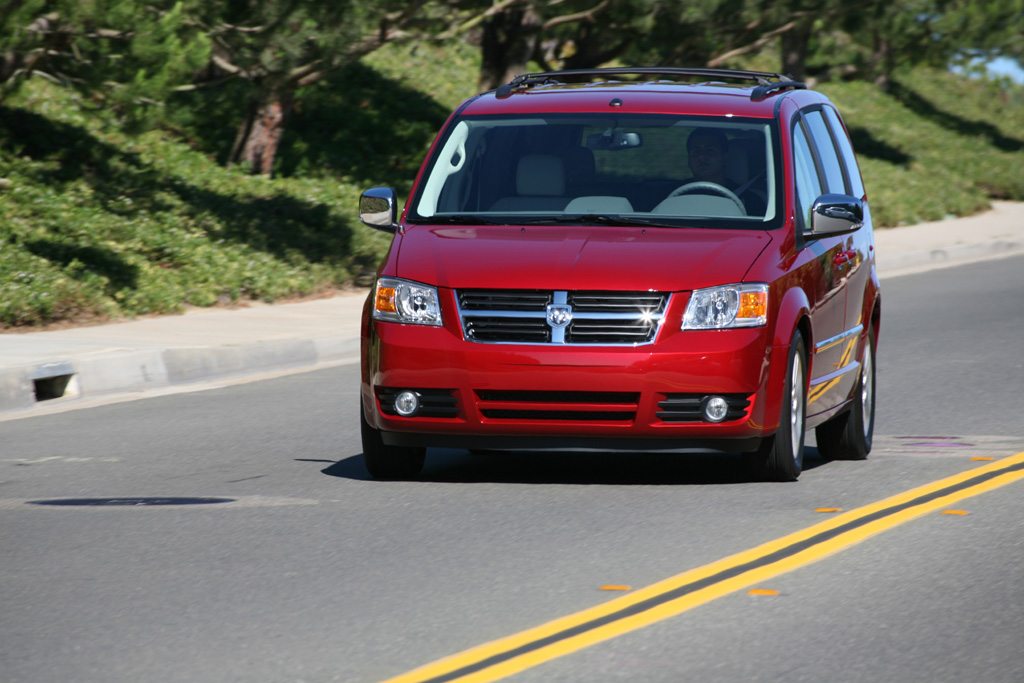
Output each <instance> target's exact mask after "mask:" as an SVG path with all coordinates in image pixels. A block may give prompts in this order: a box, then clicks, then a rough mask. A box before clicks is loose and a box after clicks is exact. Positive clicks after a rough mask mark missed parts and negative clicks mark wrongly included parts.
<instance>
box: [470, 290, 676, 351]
mask: <svg viewBox="0 0 1024 683" xmlns="http://www.w3.org/2000/svg"><path fill="white" fill-rule="evenodd" d="M457 295H458V305H459V318H460V320H461V323H462V331H463V334H464V335H465V338H466V339H467V340H468V341H472V342H480V343H491V344H501V343H506V344H560V345H578V346H637V345H640V344H650V343H652V342H653V341H654V338H655V336H656V335H657V333H658V328H659V327H660V326H661V322H662V320H663V319H664V316H665V311H666V309H667V307H668V301H669V295H668V294H664V293H661V292H616V291H568V290H552V291H546V290H506V289H497V290H476V289H473V290H460V291H458V292H457ZM554 309H557V310H554ZM566 318H568V319H569V320H568V322H567V323H566V322H565V320H566Z"/></svg>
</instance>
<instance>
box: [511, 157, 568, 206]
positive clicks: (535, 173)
mask: <svg viewBox="0 0 1024 683" xmlns="http://www.w3.org/2000/svg"><path fill="white" fill-rule="evenodd" d="M516 192H517V193H518V194H520V195H525V196H528V197H560V196H562V195H564V194H565V167H564V166H563V164H562V160H561V159H560V158H558V157H556V156H553V155H551V154H528V155H526V156H524V157H523V158H522V159H520V160H519V167H518V168H517V169H516Z"/></svg>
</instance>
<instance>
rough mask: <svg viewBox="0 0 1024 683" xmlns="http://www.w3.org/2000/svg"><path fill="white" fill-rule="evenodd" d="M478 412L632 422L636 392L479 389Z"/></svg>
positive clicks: (492, 415) (500, 417)
mask: <svg viewBox="0 0 1024 683" xmlns="http://www.w3.org/2000/svg"><path fill="white" fill-rule="evenodd" d="M476 396H477V399H478V401H479V402H478V406H477V407H478V408H479V410H480V414H481V415H483V416H484V417H486V418H489V419H492V420H562V421H567V422H632V421H633V420H635V419H636V411H637V404H638V403H639V401H640V393H639V392H631V391H532V390H500V389H478V390H477V391H476Z"/></svg>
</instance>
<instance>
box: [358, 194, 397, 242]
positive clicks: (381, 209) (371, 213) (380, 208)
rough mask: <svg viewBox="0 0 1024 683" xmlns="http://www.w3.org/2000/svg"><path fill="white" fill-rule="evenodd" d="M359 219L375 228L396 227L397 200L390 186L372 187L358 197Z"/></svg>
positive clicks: (386, 228) (384, 229) (391, 228)
mask: <svg viewBox="0 0 1024 683" xmlns="http://www.w3.org/2000/svg"><path fill="white" fill-rule="evenodd" d="M359 220H361V221H362V222H363V224H364V225H368V226H370V227H371V228H373V229H375V230H383V231H384V232H395V230H397V229H398V202H397V201H396V198H395V191H394V189H392V188H390V187H374V188H371V189H369V190H367V191H366V192H364V193H363V194H362V195H361V196H360V197H359Z"/></svg>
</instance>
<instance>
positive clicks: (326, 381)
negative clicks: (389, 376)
mask: <svg viewBox="0 0 1024 683" xmlns="http://www.w3.org/2000/svg"><path fill="white" fill-rule="evenodd" d="M883 287H884V294H883V296H884V310H883V323H882V333H881V338H880V349H879V355H878V394H879V404H878V407H879V415H878V425H877V431H876V434H877V435H878V436H877V439H876V447H875V452H874V453H872V456H871V457H870V458H869V459H868V460H867V461H865V462H824V461H822V460H820V459H818V458H816V457H814V455H815V453H814V451H812V452H811V454H810V455H809V457H808V465H809V467H808V468H807V470H806V471H805V472H804V474H803V476H802V477H801V479H800V481H799V482H798V483H795V484H769V483H747V482H744V481H743V480H742V479H741V478H739V477H738V476H737V475H736V469H737V465H738V458H736V457H734V456H728V455H725V456H723V455H712V454H707V455H702V454H696V455H693V454H691V455H685V456H679V455H667V454H657V455H649V454H581V453H560V454H550V453H549V454H536V453H534V454H526V453H510V454H501V455H487V456H473V455H469V454H467V453H464V452H456V451H431V452H430V454H429V455H428V464H427V468H426V470H425V474H424V477H423V480H422V481H417V482H376V481H371V480H370V479H369V478H368V476H367V475H366V473H365V471H364V470H363V468H362V464H361V462H360V458H359V451H360V447H359V442H358V425H357V417H356V415H357V413H356V391H355V387H356V380H357V369H356V367H355V366H345V367H340V368H334V369H330V370H326V371H319V372H311V373H305V374H296V375H292V376H289V377H285V378H279V379H274V380H269V381H262V382H254V383H249V384H243V385H238V386H231V387H225V388H217V387H207V388H206V390H204V391H197V392H194V393H189V394H179V395H173V396H164V397H159V398H150V399H147V400H140V401H135V402H131V403H120V404H115V405H108V406H101V407H95V408H90V409H86V410H76V411H71V412H66V413H61V414H55V415H49V416H41V417H33V418H26V419H22V420H15V421H10V422H5V423H0V520H2V522H0V680H2V681H4V682H5V683H15V682H20V681H30V682H33V683H36V682H49V681H76V682H83V683H84V682H93V681H95V682H103V683H110V682H120V681H133V682H146V681H154V682H161V683H163V682H171V681H175V682H176V681H189V682H196V681H210V682H231V681H246V682H252V681H260V682H262V681H266V682H278V681H281V682H285V681H306V682H309V683H318V682H321V681H345V682H353V683H358V682H363V681H366V682H372V681H380V680H384V679H387V678H389V677H393V676H398V675H400V674H403V673H405V672H408V671H410V670H413V669H415V668H417V667H420V666H422V665H426V664H429V663H431V662H434V661H436V660H438V659H440V658H442V657H446V656H448V655H454V654H457V653H462V652H464V651H466V650H467V649H469V648H473V647H475V646H478V645H481V644H483V643H487V642H489V641H493V640H496V639H500V638H504V637H506V636H510V635H512V634H516V633H520V632H523V631H527V630H528V629H533V628H535V627H537V626H539V625H542V624H545V623H548V622H550V621H552V620H554V619H558V618H561V617H565V616H567V615H571V614H574V613H577V612H579V611H581V610H585V609H589V608H598V609H599V608H600V607H601V606H602V605H605V604H606V603H609V601H611V600H613V599H617V598H618V599H623V598H628V596H630V595H639V594H641V592H642V589H643V588H644V587H646V586H651V585H653V584H656V583H657V582H659V581H662V580H664V579H667V578H669V577H675V576H678V575H680V574H681V573H683V572H687V571H689V570H692V569H695V568H699V567H704V566H706V565H710V564H713V563H716V562H718V561H720V560H722V559H723V558H727V557H729V556H732V555H735V554H737V553H744V552H746V551H750V550H751V549H754V548H757V547H758V546H759V545H761V544H763V543H766V542H769V541H772V540H774V539H778V538H781V537H784V536H786V535H788V534H794V533H798V532H800V531H801V530H804V529H808V528H811V527H814V526H815V525H821V524H822V523H827V520H829V519H830V516H835V515H842V514H844V513H843V512H823V511H822V510H828V509H835V508H839V509H841V510H843V511H846V513H854V514H855V513H856V511H857V510H859V509H860V508H862V507H863V506H867V505H869V504H871V503H874V502H876V501H880V500H883V499H886V498H888V497H890V496H895V495H897V494H900V493H902V492H905V491H908V490H911V489H914V488H915V487H921V486H925V485H928V484H930V483H931V482H934V481H937V480H939V479H942V478H944V477H951V476H954V475H957V474H960V473H967V472H970V471H972V470H976V469H978V468H983V467H994V466H998V463H999V461H1000V459H1003V458H1006V457H1008V456H1013V455H1014V454H1018V453H1022V452H1024V426H1022V421H1021V416H1022V415H1024V354H1022V353H1021V351H1022V349H1024V343H1022V342H1021V339H1024V298H1022V297H1021V296H1020V292H1022V291H1024V259H1022V258H1019V257H1018V258H1007V259H1003V260H999V261H992V262H989V263H985V264H977V265H971V266H961V267H957V268H951V269H947V270H939V271H932V272H929V273H923V274H919V275H911V276H905V277H901V278H894V279H892V280H890V281H887V282H884V283H883ZM972 458H995V460H993V461H986V460H973V459H972ZM1022 492H1024V480H1019V481H1016V482H1014V483H1006V484H1005V485H1000V486H996V487H994V488H992V490H990V491H988V492H984V493H978V494H977V495H970V496H969V497H966V498H964V499H963V500H960V501H957V502H956V503H955V504H951V505H950V506H943V507H942V508H941V509H935V510H932V511H930V512H928V513H927V514H923V515H921V516H919V517H916V518H913V519H909V520H908V521H905V522H904V523H901V524H895V523H893V524H891V525H890V526H887V527H886V528H884V529H882V530H881V531H880V533H878V534H877V535H874V536H870V537H868V538H865V539H864V540H862V541H861V542H859V543H856V544H852V545H849V544H848V545H846V546H843V547H841V548H836V549H833V550H832V551H828V552H826V550H827V548H824V546H822V548H823V549H822V550H821V551H820V552H818V554H817V555H816V556H815V557H814V558H813V559H814V560H815V561H813V562H811V561H807V562H797V563H795V564H794V566H792V567H790V568H789V569H788V570H787V571H783V572H781V573H776V574H775V575H772V576H769V577H767V578H764V579H762V580H758V581H756V582H754V583H751V584H750V585H749V586H744V587H742V588H741V589H737V590H724V589H723V590H721V591H720V592H719V593H720V594H718V595H716V596H715V597H714V598H713V599H709V600H707V601H705V602H703V603H702V604H698V605H696V606H694V607H693V608H692V609H687V610H683V611H680V612H679V613H678V614H676V615H674V616H670V617H668V618H664V619H661V620H655V621H653V623H651V624H650V625H648V626H646V627H644V628H640V629H636V630H631V629H628V628H623V629H621V630H620V631H619V632H616V633H615V634H613V635H614V637H610V638H608V639H606V640H603V641H601V642H597V643H595V644H593V645H591V646H590V647H586V648H583V649H571V648H566V649H565V651H564V652H559V653H558V654H559V655H560V656H556V657H554V658H552V659H550V661H547V662H546V663H543V664H540V665H539V666H536V667H532V668H527V669H525V670H523V671H522V672H521V673H519V674H517V675H515V676H512V677H511V678H510V679H508V680H515V681H520V682H525V681H530V682H534V681H536V682H541V681H544V682H551V681H567V682H570V681H571V682H575V681H587V682H588V683H590V682H594V681H644V682H647V681H654V682H657V681H665V682H669V681H672V682H677V681H701V682H704V683H706V682H709V681H710V682H717V681H723V682H726V681H783V680H785V681H851V682H852V681H879V680H890V681H931V682H935V681H940V682H941V681H963V680H972V681H985V682H988V681H1006V682H1019V681H1021V680H1024V650H1022V649H1021V647H1020V643H1021V634H1022V633H1024V569H1022V568H1024V533H1022V528H1024V526H1022V523H1021V520H1022V519H1024V496H1022V495H1021V494H1022ZM971 493H975V492H974V491H971ZM147 497H148V498H157V499H162V500H163V502H173V501H171V500H170V499H171V498H172V497H188V498H194V499H206V500H194V501H192V502H193V503H194V504H187V505H144V504H141V503H145V502H151V501H146V500H145V499H146V498H147ZM99 498H106V499H111V500H116V501H118V502H120V503H122V504H120V505H107V506H87V505H44V504H40V503H45V502H54V501H69V500H70V499H99ZM218 499H220V500H229V501H231V502H216V500H218ZM944 512H945V513H966V514H943V513H944ZM836 519H838V517H836ZM606 586H616V587H619V588H620V590H602V587H606ZM622 587H628V590H621V588H622ZM752 588H753V589H756V590H758V591H760V593H759V594H751V593H750V592H749V591H750V589H752ZM487 680H491V679H487Z"/></svg>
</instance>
